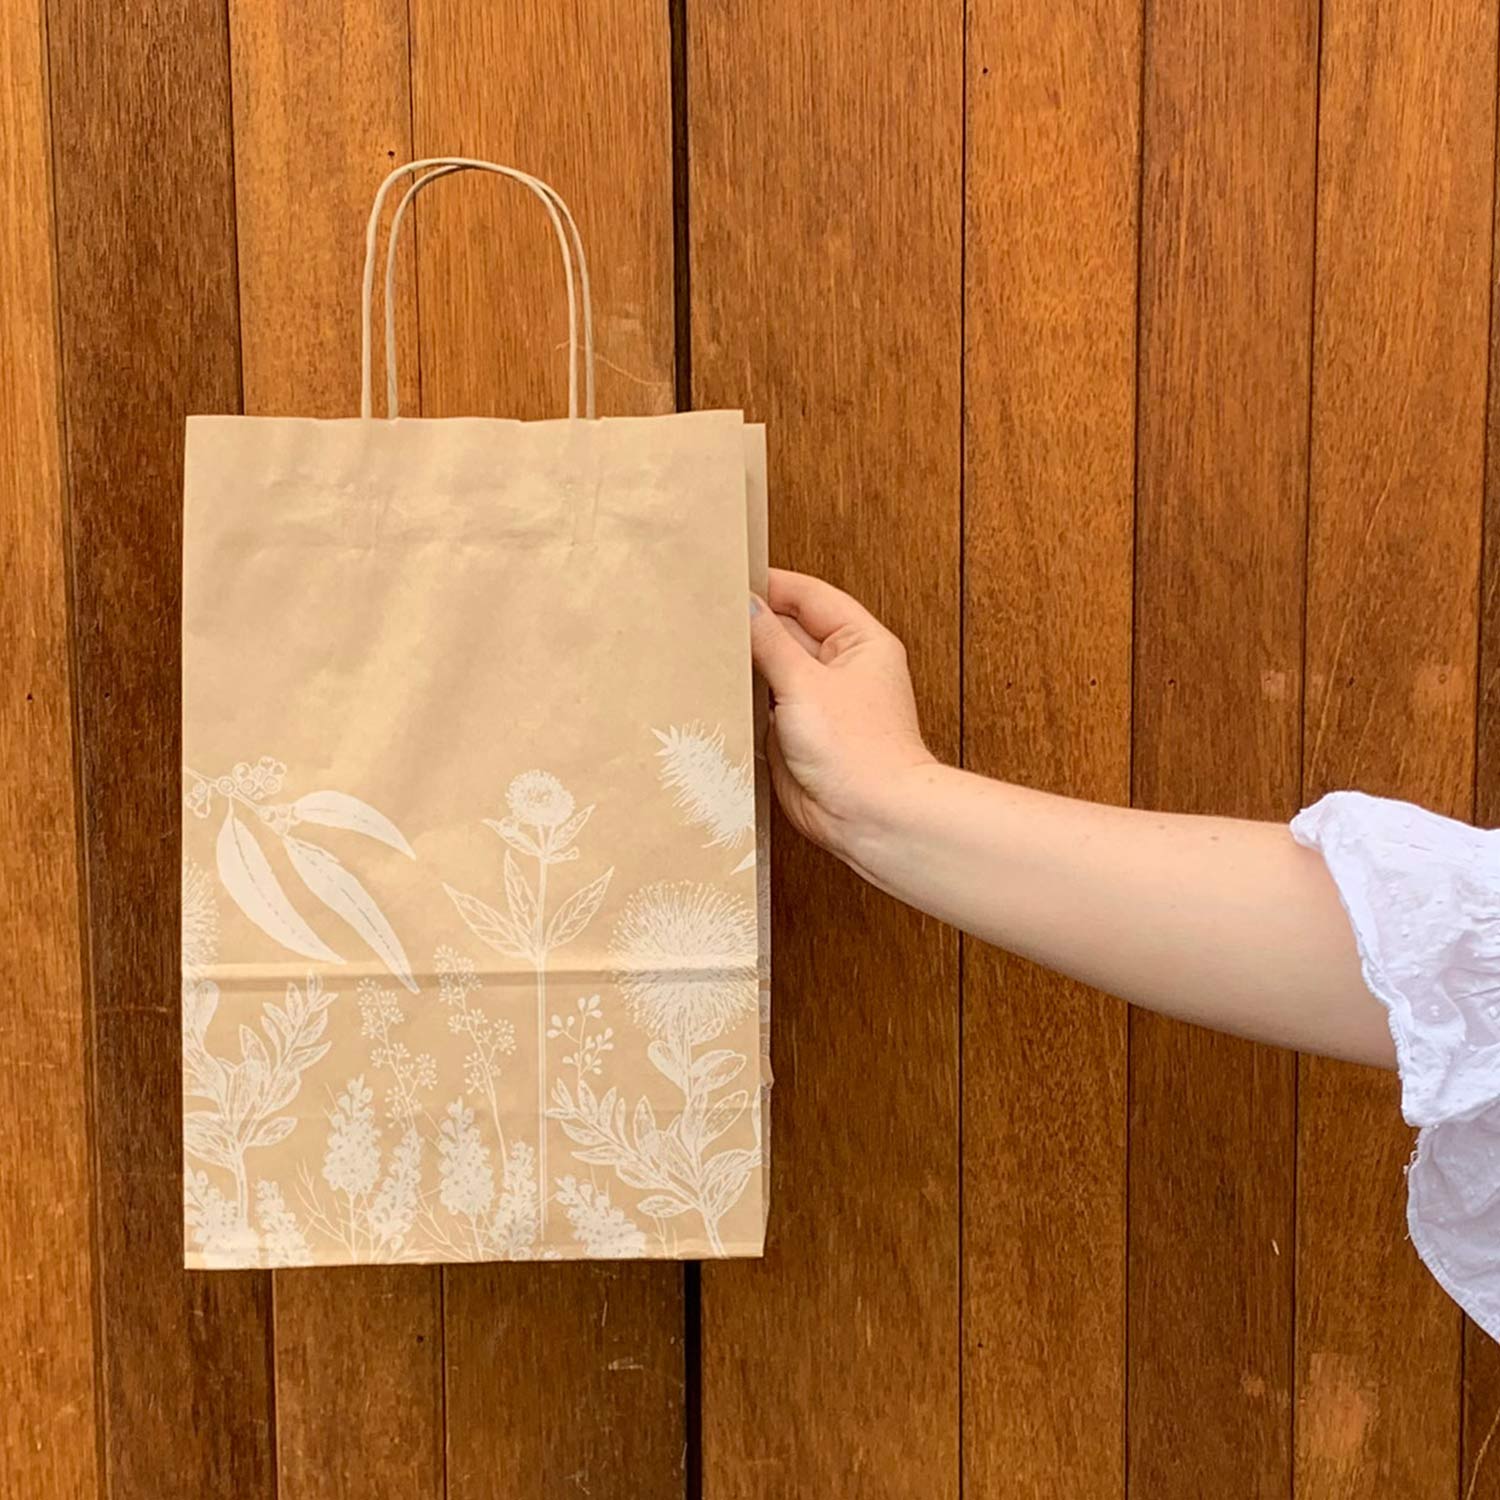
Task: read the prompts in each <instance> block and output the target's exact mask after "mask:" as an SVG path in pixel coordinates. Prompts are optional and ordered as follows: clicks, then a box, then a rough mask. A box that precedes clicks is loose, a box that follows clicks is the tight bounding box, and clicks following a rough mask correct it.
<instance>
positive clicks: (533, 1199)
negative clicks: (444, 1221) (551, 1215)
mask: <svg viewBox="0 0 1500 1500" xmlns="http://www.w3.org/2000/svg"><path fill="white" fill-rule="evenodd" d="M504 1178H505V1190H504V1191H503V1192H502V1193H501V1194H500V1201H499V1203H497V1204H496V1205H495V1214H494V1218H493V1219H492V1220H491V1222H490V1226H489V1228H490V1236H491V1240H492V1243H493V1247H494V1248H493V1253H494V1254H496V1255H498V1256H500V1257H501V1258H502V1259H505V1260H531V1259H532V1258H533V1257H534V1256H535V1254H536V1236H537V1228H538V1222H539V1221H538V1213H537V1190H536V1152H534V1151H533V1150H532V1149H531V1147H530V1146H528V1145H527V1144H526V1142H525V1141H515V1142H514V1143H512V1145H511V1148H510V1155H509V1157H507V1158H506V1162H505V1173H504Z"/></svg>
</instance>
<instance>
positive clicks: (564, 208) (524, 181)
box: [359, 156, 594, 420]
mask: <svg viewBox="0 0 1500 1500" xmlns="http://www.w3.org/2000/svg"><path fill="white" fill-rule="evenodd" d="M465 171H479V172H491V173H494V174H495V175H496V176H499V177H508V178H510V179H511V180H512V181H514V182H519V183H520V184H521V185H522V186H523V187H526V188H528V189H529V190H530V191H531V192H533V193H534V194H535V195H536V196H537V197H538V198H539V199H540V200H541V202H542V206H543V207H544V208H545V209H546V210H547V214H548V217H550V218H551V220H552V227H553V230H554V231H555V233H556V235H557V244H558V248H559V249H560V250H561V251H562V258H563V275H564V276H565V278H566V280H567V284H568V416H569V417H570V418H573V419H576V418H577V416H578V290H577V289H575V286H574V280H573V257H574V255H575V254H576V256H577V258H578V272H579V281H580V282H581V290H582V297H583V351H584V385H585V396H584V414H585V416H587V417H588V418H589V419H590V420H592V419H593V417H594V314H593V299H592V295H591V289H590V285H589V268H588V260H587V259H586V257H585V256H584V253H583V238H582V236H581V235H580V234H579V233H578V225H577V223H576V222H575V221H574V219H573V215H572V213H571V212H570V211H569V209H568V205H567V204H566V203H564V202H563V200H562V198H561V197H560V196H559V194H558V193H557V191H556V190H555V189H554V188H552V187H550V186H548V184H547V183H545V182H542V181H541V180H540V179H539V178H536V177H532V176H531V175H530V174H529V173H526V172H521V171H518V170H517V169H516V168H514V167H502V166H500V165H498V164H497V163H495V162H489V161H479V160H476V159H474V158H471V157H465V156H435V157H428V158H425V159H423V160H421V161H413V162H407V163H406V164H405V165H403V166H399V167H397V168H395V170H394V171H392V172H391V173H390V174H389V176H387V177H386V179H385V181H384V182H382V183H381V185H380V188H379V191H378V192H377V193H376V194H375V202H374V205H373V207H372V208H371V209H370V219H369V223H368V224H367V225H366V227H365V274H364V289H363V296H362V298H361V304H360V403H359V408H360V409H359V414H360V416H361V417H365V418H368V417H370V416H372V415H373V408H374V402H373V398H372V391H371V368H370V366H371V361H370V344H371V322H372V303H373V300H374V291H375V240H376V234H377V230H378V227H379V223H380V211H381V209H382V208H383V207H384V205H385V200H386V196H387V195H388V194H389V192H390V190H391V188H392V187H393V186H394V185H395V183H396V181H397V179H398V178H400V177H401V176H403V175H404V174H406V173H408V172H417V173H421V174H422V175H420V176H418V178H417V180H416V181H415V182H413V183H412V184H411V185H410V186H409V187H408V188H407V190H406V192H405V193H404V194H403V195H402V197H401V201H400V202H399V203H398V204H397V206H396V212H395V214H394V216H393V217H392V219H391V230H390V235H389V237H388V241H387V245H386V267H385V348H386V416H387V418H395V417H397V416H399V415H400V400H399V396H398V392H397V372H396V312H395V282H396V238H397V235H398V234H399V233H400V230H401V224H402V221H403V220H404V219H405V217H406V210H407V208H408V206H409V205H410V204H411V203H412V201H413V200H414V199H415V198H416V196H417V194H418V193H420V192H421V191H422V190H423V188H425V187H427V186H428V185H429V184H430V183H432V182H435V181H436V180H437V179H438V178H439V177H447V176H450V175H451V174H452V173H454V172H465ZM564 223H566V225H567V230H566V231H564V228H563V225H564ZM570 238H571V241H572V243H571V245H570V244H569V240H570Z"/></svg>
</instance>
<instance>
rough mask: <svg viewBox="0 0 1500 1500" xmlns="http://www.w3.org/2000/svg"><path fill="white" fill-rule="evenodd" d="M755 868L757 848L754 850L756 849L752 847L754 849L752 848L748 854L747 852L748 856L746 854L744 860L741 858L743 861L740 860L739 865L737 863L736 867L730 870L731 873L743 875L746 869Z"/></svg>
mask: <svg viewBox="0 0 1500 1500" xmlns="http://www.w3.org/2000/svg"><path fill="white" fill-rule="evenodd" d="M754 868H755V850H754V849H752V850H751V851H750V852H749V853H748V854H747V855H746V856H745V857H744V858H743V859H742V860H741V861H740V862H739V864H737V865H736V866H735V867H734V869H733V870H732V871H730V873H731V874H733V875H741V874H743V873H744V872H745V871H746V870H751V869H754Z"/></svg>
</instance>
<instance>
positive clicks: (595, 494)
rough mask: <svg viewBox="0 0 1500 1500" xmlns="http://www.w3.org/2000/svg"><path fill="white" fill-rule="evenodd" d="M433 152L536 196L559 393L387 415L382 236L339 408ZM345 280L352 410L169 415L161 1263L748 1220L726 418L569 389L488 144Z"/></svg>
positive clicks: (749, 1127) (743, 790)
mask: <svg viewBox="0 0 1500 1500" xmlns="http://www.w3.org/2000/svg"><path fill="white" fill-rule="evenodd" d="M466 168H472V169H477V170H483V171H489V172H494V173H497V174H499V175H501V176H503V177H507V178H510V179H511V180H513V181H515V182H518V183H519V184H521V185H522V186H524V187H526V188H528V189H529V190H530V191H531V192H533V193H535V194H536V195H537V196H538V197H539V198H540V199H541V201H542V203H543V205H544V206H545V207H546V209H547V211H548V213H549V215H550V216H551V220H552V224H553V227H554V230H555V232H556V237H557V241H558V244H559V246H560V248H561V251H562V255H563V263H564V269H565V272H566V276H567V286H568V302H569V331H570V344H569V349H570V378H569V390H570V397H569V416H568V419H567V420H558V421H545V422H513V421H500V420H490V419H477V418H452V419H446V420H420V419H412V418H400V419H399V420H396V418H397V416H398V413H397V407H396V402H395V376H394V353H395V350H394V342H395V340H394V320H393V318H392V317H391V315H390V308H391V292H392V291H393V287H392V280H393V267H394V256H392V255H390V253H389V251H388V256H387V273H386V289H387V299H386V307H387V349H388V363H387V370H388V373H389V377H390V378H389V384H388V398H389V400H388V406H387V412H388V416H389V417H390V418H391V420H375V419H373V418H372V416H371V396H370V302H371V292H372V289H373V282H374V259H375V258H374V251H375V237H376V226H377V223H378V220H379V216H380V211H381V207H382V203H383V201H384V199H385V197H386V194H387V192H388V190H389V189H390V187H391V186H392V185H393V184H394V183H395V182H396V181H397V180H398V179H399V178H400V176H401V174H402V173H403V172H416V173H420V174H423V175H419V176H418V177H417V178H416V180H415V181H414V182H413V183H412V184H411V186H410V187H409V188H408V189H407V192H406V195H405V197H404V198H403V199H402V200H401V202H400V204H399V206H398V209H397V212H396V214H395V215H394V216H393V222H392V239H393V240H394V235H395V232H396V229H397V228H399V222H400V219H401V218H402V217H403V216H404V213H405V210H406V207H407V206H408V204H409V203H410V202H411V200H412V198H413V196H414V195H415V193H416V192H418V191H420V190H422V189H423V188H424V187H425V186H426V185H427V184H428V183H430V182H432V181H434V180H435V179H436V178H438V177H441V176H443V175H445V174H446V173H447V172H449V171H452V170H462V169H466ZM580 303H581V304H582V320H581V321H582V338H581V341H580V336H579V334H580V328H579V323H580V318H579V305H580ZM363 317H364V323H363V332H364V359H363V380H364V388H363V393H362V402H361V411H362V416H361V417H359V418H349V419H345V420H336V421H313V420H303V419H298V418H279V417H278V418H258V417H237V416H235V417H226V416H209V417H192V418H189V420H188V429H187V456H186V475H185V520H184V558H183V734H182V738H183V758H184V767H183V791H184V818H183V891H182V1004H183V1092H184V1121H183V1144H184V1156H185V1160H184V1206H185V1232H186V1259H187V1264H188V1265H189V1266H190V1267H198V1268H217V1267H238V1266H289V1265H334V1264H351V1263H364V1262H395V1261H462V1260H503V1259H527V1260H529V1259H617V1258H630V1257H688V1258H691V1257H700V1256H723V1255H758V1254H759V1253H760V1251H761V1248H762V1244H763V1241H764V1232H765V1215H766V1188H767V1184H766V1156H765V1144H764V1136H765V1130H766V1120H767V1101H768V1097H769V1085H770V1072H769V1066H768V1063H767V1058H768V1048H767V1045H766V1037H767V1026H768V1022H769V1011H768V1006H769V968H768V946H767V942H766V931H767V894H768V893H767V885H766V880H765V868H766V866H765V830H766V814H767V793H766V778H765V775H764V767H763V765H762V764H758V757H757V756H756V754H755V746H756V744H757V743H758V740H757V738H756V736H757V733H758V732H759V729H763V716H762V715H760V714H758V713H757V712H756V711H755V710H754V709H753V706H752V705H753V700H754V696H755V695H753V694H752V690H751V675H750V660H749V612H748V607H747V599H746V583H747V579H748V580H749V581H750V582H752V583H756V584H758V585H759V586H760V587H763V586H764V570H765V447H764V432H763V430H762V429H760V428H757V427H751V426H747V425H746V424H745V422H744V421H743V418H742V416H741V414H740V413H738V412H704V413H688V414H681V415H675V416H660V417H649V418H616V419H605V420H596V419H595V417H594V409H593V405H594V403H593V339H592V325H591V317H590V312H589V296H588V277H587V269H586V263H585V261H584V258H583V249H582V245H581V243H580V242H579V237H578V232H577V229H576V226H575V225H574V224H573V220H572V217H571V215H570V214H569V213H568V211H567V208H566V206H565V205H564V204H563V203H562V201H561V199H559V198H558V197H557V195H556V194H555V193H554V192H552V190H551V189H550V188H548V187H547V186H546V185H545V184H543V183H540V182H538V181H537V180H536V179H534V178H530V177H528V176H527V175H526V174H524V173H520V172H516V171H513V170H512V169H509V168H504V167H497V166H495V165H493V164H491V163H486V162H471V161H468V160H466V159H459V158H443V159H439V160H436V161H424V162H417V163H413V164H411V165H410V166H408V167H403V168H400V169H398V170H397V171H396V172H393V173H392V174H391V176H390V178H388V179H387V181H386V183H385V184H384V185H383V186H382V188H381V190H380V192H379V194H378V195H377V198H376V202H375V207H374V209H373V211H372V213H371V218H370V232H369V238H368V241H367V247H366V271H365V298H364V314H363ZM580 342H581V346H582V381H581V382H580V369H579V365H580V360H579V353H580ZM580 383H582V386H583V390H584V413H583V416H582V417H581V418H580V416H579V388H580Z"/></svg>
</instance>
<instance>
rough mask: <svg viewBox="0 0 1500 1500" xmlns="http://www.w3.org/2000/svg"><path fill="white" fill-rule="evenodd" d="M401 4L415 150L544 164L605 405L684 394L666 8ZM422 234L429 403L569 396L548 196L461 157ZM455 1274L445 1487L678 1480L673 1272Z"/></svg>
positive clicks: (490, 407)
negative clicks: (574, 245)
mask: <svg viewBox="0 0 1500 1500" xmlns="http://www.w3.org/2000/svg"><path fill="white" fill-rule="evenodd" d="M412 14H413V46H414V74H413V90H414V102H415V126H414V130H415V142H414V144H415V149H416V152H417V154H419V155H423V156H429V155H443V154H457V155H474V156H480V157H487V158H490V159H492V160H496V161H501V162H505V163H508V164H510V165H513V166H518V167H521V168H524V169H525V170H527V171H529V172H533V173H535V174H537V175H538V176H540V177H542V178H544V179H545V180H546V181H548V182H550V183H551V184H552V185H553V186H554V187H555V188H556V189H557V190H558V191H559V192H560V193H561V194H562V195H563V197H564V198H565V199H566V200H567V201H568V204H569V206H570V207H571V208H572V210H573V213H574V215H575V217H576V218H577V221H578V224H579V228H580V229H581V231H582V233H583V236H584V243H585V247H586V249H587V251H588V254H589V259H590V269H591V271H592V273H593V279H594V311H595V328H596V337H597V342H598V352H599V410H600V412H601V413H602V414H647V413H654V412H668V411H671V410H673V409H674V407H675V402H676V397H675V389H674V360H675V336H674V312H673V293H672V223H673V217H672V216H673V203H672V129H671V121H672V117H671V99H670V36H669V27H668V14H667V9H666V7H665V6H664V5H659V4H656V3H654V0H600V3H596V4H592V5H590V6H588V7H586V8H583V7H571V6H566V7H564V6H556V5H551V4H544V3H541V0H503V3H500V4H496V5H492V6H484V7H481V6H474V5H470V4H467V3H462V0H414V3H413V12H412ZM417 230H418V284H419V291H420V295H419V306H420V323H421V351H422V356H421V357H422V407H423V412H424V413H425V414H426V415H428V416H456V415H460V414H480V415H503V416H518V417H552V416H560V415H562V414H564V413H565V412H566V410H567V398H566V388H567V387H566V369H567V356H566V347H567V343H566V341H567V302H566V298H565V294H564V290H563V279H562V275H561V269H560V266H559V263H558V258H557V249H556V245H555V242H554V240H553V238H552V230H551V227H550V225H549V224H548V222H547V219H546V216H545V215H544V214H543V212H542V210H541V208H540V206H539V205H538V204H537V203H536V202H535V201H534V200H533V199H532V198H531V196H530V195H529V194H527V193H525V192H524V191H522V190H521V189H519V188H518V187H517V186H516V185H514V184H511V183H504V182H498V181H496V180H495V179H494V178H491V177H483V178H481V177H480V176H479V174H461V175H459V176H457V177H454V178H453V179H451V180H448V181H445V182H442V183H440V184H439V185H437V186H436V187H435V188H433V189H432V190H431V191H430V192H428V193H426V194H424V196H423V198H422V201H421V207H420V209H419V217H418V223H417ZM512 769H513V770H520V769H524V768H522V767H514V768H512ZM499 774H500V773H499V772H498V771H497V775H499ZM445 1285H446V1344H447V1391H448V1485H449V1494H450V1495H451V1496H452V1497H453V1500H488V1497H496V1500H499V1497H504V1500H544V1497H545V1500H551V1497H554V1496H555V1497H559V1500H564V1497H566V1500H573V1497H575V1496H580V1495H589V1496H592V1497H594V1500H639V1497H641V1496H647V1495H649V1496H652V1497H653V1500H654V1497H656V1496H661V1497H663V1500H667V1497H670V1496H672V1495H678V1494H681V1493H682V1491H683V1487H684V1484H685V1482H686V1478H685V1464H684V1458H685V1441H686V1428H685V1384H684V1352H683V1319H684V1310H683V1299H682V1273H681V1270H680V1268H678V1267H676V1266H673V1265H670V1264H656V1265H618V1266H588V1265H583V1264H574V1265H547V1266H535V1267H524V1266H491V1267H474V1268H469V1267H452V1268H450V1269H448V1270H447V1271H446V1273H445Z"/></svg>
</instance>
